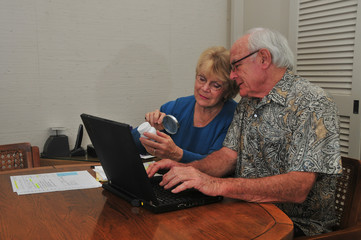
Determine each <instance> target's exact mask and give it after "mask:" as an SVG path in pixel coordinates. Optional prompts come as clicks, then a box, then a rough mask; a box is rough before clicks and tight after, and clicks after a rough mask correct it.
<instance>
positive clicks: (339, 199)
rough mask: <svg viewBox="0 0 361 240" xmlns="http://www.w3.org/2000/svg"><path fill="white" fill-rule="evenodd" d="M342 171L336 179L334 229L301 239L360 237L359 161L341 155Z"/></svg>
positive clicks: (360, 174)
mask: <svg viewBox="0 0 361 240" xmlns="http://www.w3.org/2000/svg"><path fill="white" fill-rule="evenodd" d="M342 168H343V173H342V175H341V176H340V177H339V179H338V181H337V189H336V204H335V207H336V212H337V217H338V221H339V222H338V227H337V229H335V231H333V232H330V233H325V234H320V235H316V236H312V237H300V238H296V239H297V240H301V239H328V240H333V239H361V161H360V160H356V159H352V158H349V157H342Z"/></svg>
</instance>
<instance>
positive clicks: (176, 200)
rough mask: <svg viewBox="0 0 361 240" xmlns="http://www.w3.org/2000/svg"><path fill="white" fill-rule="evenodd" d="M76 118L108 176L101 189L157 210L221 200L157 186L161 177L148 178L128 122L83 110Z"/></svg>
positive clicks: (181, 207) (133, 203)
mask: <svg viewBox="0 0 361 240" xmlns="http://www.w3.org/2000/svg"><path fill="white" fill-rule="evenodd" d="M80 117H81V119H82V121H83V123H84V126H85V129H86V130H87V132H88V135H89V137H90V140H91V142H92V144H93V145H94V148H95V151H96V153H97V156H98V158H99V160H100V163H101V165H102V167H103V169H104V172H105V175H106V176H107V178H108V182H107V183H104V184H103V188H105V189H107V190H109V191H110V192H112V193H114V194H116V195H117V196H120V197H122V198H123V199H125V200H126V201H128V202H129V203H130V204H132V205H133V206H141V207H144V208H146V209H148V210H150V211H152V212H154V213H161V212H168V211H174V210H178V209H184V208H190V207H195V206H199V205H204V204H209V203H215V202H219V201H221V200H222V197H221V196H216V197H214V196H207V195H204V194H202V193H201V192H199V191H197V190H190V191H187V190H186V191H184V192H181V193H177V194H174V193H172V192H170V190H165V189H164V188H163V187H161V186H159V182H160V181H161V178H162V177H161V176H157V177H153V178H149V177H148V175H147V173H146V170H145V168H144V165H143V161H142V159H141V158H140V155H139V153H138V150H137V148H136V145H135V143H134V140H133V137H132V134H131V130H130V126H129V125H128V124H124V123H120V122H116V121H112V120H109V119H104V118H100V117H96V116H92V115H89V114H85V113H84V114H81V115H80Z"/></svg>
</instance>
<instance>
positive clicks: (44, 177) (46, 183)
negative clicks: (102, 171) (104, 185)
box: [10, 171, 101, 195]
mask: <svg viewBox="0 0 361 240" xmlns="http://www.w3.org/2000/svg"><path fill="white" fill-rule="evenodd" d="M10 180H11V185H12V187H13V191H14V192H16V193H17V194H18V195H22V194H32V193H44V192H55V191H65V190H75V189H87V188H97V187H101V184H100V183H99V182H97V181H96V180H95V179H94V177H93V176H92V175H90V173H89V172H88V171H77V172H57V173H42V174H32V175H19V176H11V177H10Z"/></svg>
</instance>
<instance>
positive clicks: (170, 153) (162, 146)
mask: <svg viewBox="0 0 361 240" xmlns="http://www.w3.org/2000/svg"><path fill="white" fill-rule="evenodd" d="M144 136H146V137H148V139H147V138H142V137H141V138H140V139H139V140H140V142H141V143H142V144H143V146H144V148H145V149H146V150H147V152H148V153H149V154H151V155H153V156H156V157H159V158H162V159H163V158H169V159H172V160H175V161H180V160H181V159H182V157H183V150H182V149H181V148H180V147H178V146H177V145H176V144H175V143H174V142H173V139H172V138H171V137H170V136H169V135H167V134H165V133H162V132H159V131H157V134H152V133H144ZM152 140H153V141H152Z"/></svg>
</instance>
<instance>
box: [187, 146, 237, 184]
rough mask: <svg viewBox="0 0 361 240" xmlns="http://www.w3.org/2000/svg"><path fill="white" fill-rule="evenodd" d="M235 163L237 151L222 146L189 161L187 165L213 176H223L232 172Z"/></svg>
mask: <svg viewBox="0 0 361 240" xmlns="http://www.w3.org/2000/svg"><path fill="white" fill-rule="evenodd" d="M236 163H237V152H236V151H233V150H232V149H229V148H227V147H222V148H221V149H219V150H218V151H215V152H213V153H211V154H210V155H208V156H207V157H206V158H204V159H202V160H199V161H194V162H191V163H189V164H188V166H192V167H194V168H196V169H198V170H199V171H201V172H203V173H206V174H208V175H210V176H213V177H223V176H225V175H228V174H230V173H233V172H234V170H235V168H236Z"/></svg>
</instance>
